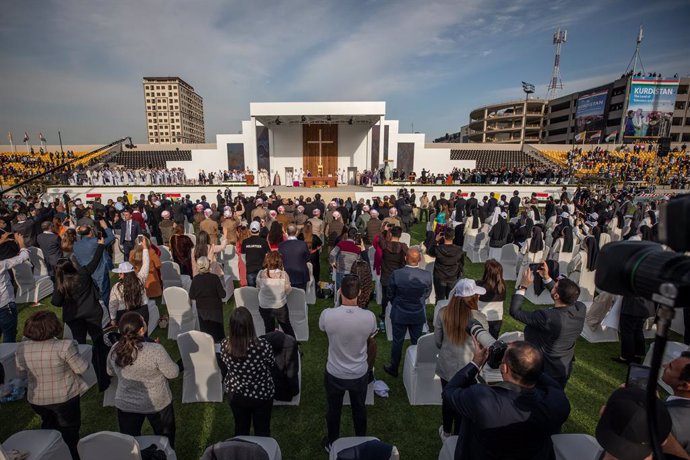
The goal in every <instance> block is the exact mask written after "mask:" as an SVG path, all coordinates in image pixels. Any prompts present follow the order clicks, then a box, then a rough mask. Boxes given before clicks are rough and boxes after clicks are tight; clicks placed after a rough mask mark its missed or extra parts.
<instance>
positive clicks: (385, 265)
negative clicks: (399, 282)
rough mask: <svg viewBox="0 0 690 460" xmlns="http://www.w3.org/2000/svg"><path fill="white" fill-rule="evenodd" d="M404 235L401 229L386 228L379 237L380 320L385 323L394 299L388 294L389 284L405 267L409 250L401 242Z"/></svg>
mask: <svg viewBox="0 0 690 460" xmlns="http://www.w3.org/2000/svg"><path fill="white" fill-rule="evenodd" d="M401 235H402V228H400V227H392V228H391V227H389V226H388V227H386V228H385V230H384V231H383V233H381V235H380V237H379V240H378V242H379V246H380V248H381V276H380V279H379V282H380V283H381V289H382V291H383V293H382V294H383V295H382V297H381V315H380V316H379V319H380V320H381V321H384V320H385V318H386V308H388V302H389V301H390V300H391V299H392V297H391V296H390V294H389V292H388V283H389V280H390V277H391V275H392V274H393V272H394V271H395V270H397V269H399V268H402V267H404V266H405V255H406V254H407V251H408V248H407V245H406V244H405V243H401V242H400V236H401Z"/></svg>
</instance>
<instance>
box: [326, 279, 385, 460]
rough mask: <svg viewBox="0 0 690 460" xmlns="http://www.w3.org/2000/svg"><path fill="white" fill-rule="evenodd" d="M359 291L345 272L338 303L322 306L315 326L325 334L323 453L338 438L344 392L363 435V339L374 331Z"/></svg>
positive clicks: (365, 383)
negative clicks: (325, 432)
mask: <svg viewBox="0 0 690 460" xmlns="http://www.w3.org/2000/svg"><path fill="white" fill-rule="evenodd" d="M359 292H360V286H359V278H358V277H357V276H356V275H349V274H348V275H345V276H344V277H343V281H342V283H341V286H340V289H339V290H338V294H339V295H340V296H341V302H340V306H339V307H335V308H327V309H325V310H324V311H322V312H321V317H320V318H319V328H320V329H321V330H322V331H324V332H326V334H327V335H328V361H327V362H326V374H325V377H324V386H325V387H326V424H327V428H328V437H327V438H325V439H324V441H323V447H324V448H325V449H326V451H327V452H330V446H331V444H332V443H333V442H334V441H335V440H336V439H338V438H339V437H340V414H341V411H342V408H343V397H344V396H345V392H346V391H347V392H349V394H350V403H351V405H352V418H353V422H354V426H355V436H366V431H367V410H366V406H365V405H364V402H365V399H366V396H367V386H368V384H369V376H368V364H367V341H368V340H369V337H373V335H374V334H375V333H376V331H377V327H376V317H375V316H374V314H373V313H372V312H370V311H369V310H363V309H361V308H359V307H358V306H357V297H358V295H359Z"/></svg>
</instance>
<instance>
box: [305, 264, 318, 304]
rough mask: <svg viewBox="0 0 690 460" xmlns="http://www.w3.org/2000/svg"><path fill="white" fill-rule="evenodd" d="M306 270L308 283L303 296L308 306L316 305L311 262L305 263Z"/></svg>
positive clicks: (314, 282)
mask: <svg viewBox="0 0 690 460" xmlns="http://www.w3.org/2000/svg"><path fill="white" fill-rule="evenodd" d="M307 270H309V282H308V283H307V290H306V291H305V293H304V294H305V296H306V299H307V304H308V305H314V304H315V303H316V281H315V280H314V274H313V273H312V271H313V270H314V266H313V265H312V264H311V262H307Z"/></svg>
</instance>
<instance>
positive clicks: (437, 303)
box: [434, 300, 448, 324]
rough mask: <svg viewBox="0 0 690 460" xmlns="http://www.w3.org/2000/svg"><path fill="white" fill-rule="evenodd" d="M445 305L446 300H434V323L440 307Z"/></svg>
mask: <svg viewBox="0 0 690 460" xmlns="http://www.w3.org/2000/svg"><path fill="white" fill-rule="evenodd" d="M446 305H448V300H439V301H438V302H436V305H435V306H434V324H436V318H437V317H438V312H439V311H441V308H443V307H445V306H446Z"/></svg>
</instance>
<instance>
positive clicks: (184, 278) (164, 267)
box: [161, 262, 192, 291]
mask: <svg viewBox="0 0 690 460" xmlns="http://www.w3.org/2000/svg"><path fill="white" fill-rule="evenodd" d="M180 273H181V272H180V266H179V265H178V264H177V262H161V281H162V282H163V289H165V288H169V287H173V286H177V287H181V288H183V289H184V290H185V291H189V288H190V287H191V285H192V279H191V278H190V277H189V276H188V275H182V274H180Z"/></svg>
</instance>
